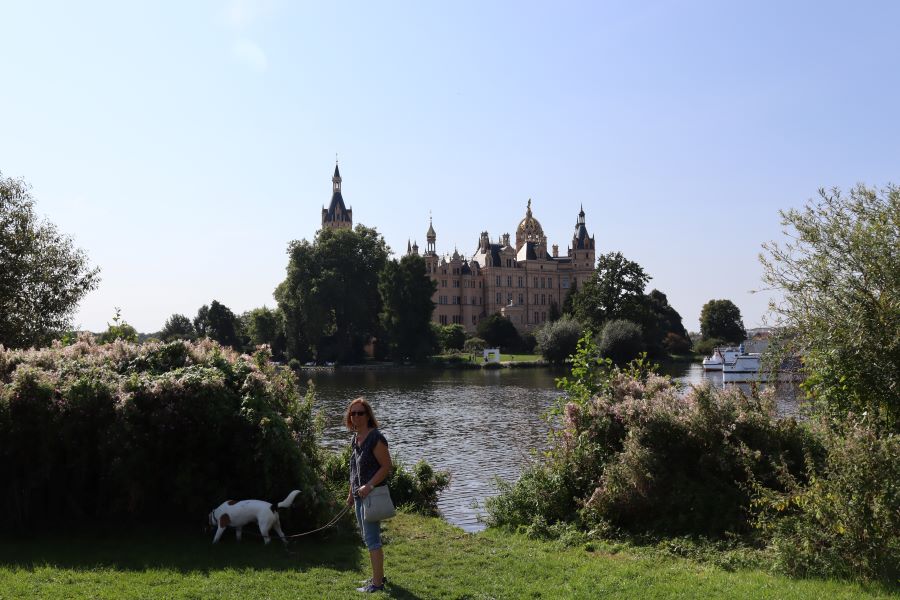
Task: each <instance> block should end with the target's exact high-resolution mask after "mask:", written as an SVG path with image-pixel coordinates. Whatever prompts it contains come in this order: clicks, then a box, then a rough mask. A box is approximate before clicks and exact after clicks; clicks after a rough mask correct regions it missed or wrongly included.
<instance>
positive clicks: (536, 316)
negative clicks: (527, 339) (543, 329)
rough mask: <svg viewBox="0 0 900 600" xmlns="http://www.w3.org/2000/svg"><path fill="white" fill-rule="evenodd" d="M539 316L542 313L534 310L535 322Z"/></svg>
mask: <svg viewBox="0 0 900 600" xmlns="http://www.w3.org/2000/svg"><path fill="white" fill-rule="evenodd" d="M538 317H540V313H538V311H534V322H535V323H537V322H538ZM441 318H442V319H445V320H446V319H447V317H441Z"/></svg>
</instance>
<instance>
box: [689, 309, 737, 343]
mask: <svg viewBox="0 0 900 600" xmlns="http://www.w3.org/2000/svg"><path fill="white" fill-rule="evenodd" d="M700 334H701V335H702V336H703V339H705V340H708V339H710V338H719V339H721V340H725V341H726V342H728V343H730V344H737V343H740V342H742V341H744V338H745V337H747V332H746V331H745V330H744V321H743V320H741V309H739V308H738V307H737V306H736V305H735V303H734V302H732V301H731V300H710V301H709V302H707V303H706V304H704V305H703V308H702V309H701V310H700Z"/></svg>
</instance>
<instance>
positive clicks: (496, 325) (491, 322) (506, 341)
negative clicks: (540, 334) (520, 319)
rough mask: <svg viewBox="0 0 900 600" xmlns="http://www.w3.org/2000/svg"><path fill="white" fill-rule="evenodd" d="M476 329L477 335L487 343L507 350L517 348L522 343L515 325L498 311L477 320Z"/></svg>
mask: <svg viewBox="0 0 900 600" xmlns="http://www.w3.org/2000/svg"><path fill="white" fill-rule="evenodd" d="M477 331H478V337H480V338H482V339H483V340H484V341H485V342H487V343H488V345H490V346H495V347H498V348H502V349H503V350H505V351H507V352H510V351H512V350H518V349H519V346H521V344H522V338H521V337H519V332H518V331H517V330H516V326H515V325H513V323H512V321H510V320H509V318H508V317H504V316H503V315H501V314H500V313H494V314H492V315H489V316H488V317H487V318H485V319H482V320H481V321H479V322H478V327H477Z"/></svg>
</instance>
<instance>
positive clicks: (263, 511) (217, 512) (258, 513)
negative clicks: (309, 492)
mask: <svg viewBox="0 0 900 600" xmlns="http://www.w3.org/2000/svg"><path fill="white" fill-rule="evenodd" d="M299 493H300V490H294V491H293V492H291V493H290V494H288V497H287V498H285V499H284V500H282V501H281V502H279V503H278V504H274V503H272V502H266V501H264V500H241V501H238V500H227V501H225V502H223V503H222V504H220V505H219V507H218V508H216V509H214V510H213V511H212V512H210V513H209V524H210V525H211V526H212V527H218V529H216V535H215V537H214V538H213V544H215V543H216V542H218V541H219V538H220V537H222V534H223V533H225V529H226V528H228V527H234V529H235V535H236V537H237V540H238V541H241V530H242V528H243V527H244V525H247V524H248V523H253V522H254V521H255V522H256V523H257V524H259V532H260V533H261V534H262V536H263V539H264V540H265V541H266V543H267V544H268V543H269V541H270V538H269V531H271V530H272V529H274V530H275V533H277V534H278V537H280V538H281V541H282V542H284V543H285V544H287V538H285V537H284V532H283V531H281V519H279V517H278V509H279V508H289V507H290V506H291V505H292V504H293V503H294V498H296V497H297V494H299Z"/></svg>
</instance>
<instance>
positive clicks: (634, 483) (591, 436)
mask: <svg viewBox="0 0 900 600" xmlns="http://www.w3.org/2000/svg"><path fill="white" fill-rule="evenodd" d="M558 384H559V385H560V387H562V388H564V389H565V390H566V391H567V392H568V395H569V399H568V402H567V403H566V404H565V405H564V406H563V407H560V408H559V409H557V410H556V411H555V412H554V413H552V414H551V417H552V418H561V419H562V423H561V425H560V427H559V428H558V429H557V430H556V431H555V434H554V435H553V437H552V445H551V448H550V449H549V450H548V451H547V452H546V453H544V454H542V455H541V458H540V459H539V460H538V461H536V462H535V464H534V465H532V466H531V467H529V468H528V469H526V470H525V472H524V473H523V475H522V476H521V478H520V479H519V480H518V481H517V482H516V483H515V484H509V485H501V486H500V492H501V493H500V495H499V496H497V497H496V498H493V499H490V500H488V501H486V508H487V510H488V523H489V524H491V525H496V526H507V527H519V526H523V527H536V526H537V525H541V524H546V525H547V526H548V527H551V529H552V526H554V525H555V524H557V523H569V524H572V525H575V526H577V527H580V528H581V529H583V530H585V531H599V532H607V533H608V532H615V531H618V530H623V531H630V532H634V533H664V534H692V535H697V534H702V535H713V536H716V535H722V534H724V533H727V532H748V531H750V522H749V518H748V515H749V509H750V503H751V486H750V482H751V481H753V482H757V483H758V484H759V485H763V486H768V487H772V488H773V489H778V488H779V485H780V479H779V473H780V472H781V471H786V472H788V473H790V474H792V476H794V477H795V478H797V479H798V481H799V480H802V479H803V478H804V476H805V475H804V473H805V471H804V464H805V462H804V461H805V460H806V458H807V457H810V456H817V455H819V454H821V452H820V451H818V450H817V445H816V443H815V439H814V438H813V437H812V436H810V434H809V433H808V431H807V430H806V429H805V428H803V427H801V426H799V425H798V424H797V423H796V422H795V421H794V420H793V419H784V420H779V419H778V418H776V417H775V415H774V403H773V402H772V399H771V397H770V396H759V395H758V394H754V395H752V396H751V397H749V398H748V397H745V396H744V395H743V393H741V391H740V390H738V389H736V388H730V389H727V390H718V389H715V388H712V387H710V386H704V387H699V388H692V389H691V390H690V391H689V392H688V393H687V394H686V395H684V396H683V395H682V394H681V393H680V391H679V390H678V389H677V388H676V386H675V385H674V384H673V383H672V381H671V380H669V379H668V378H664V377H660V376H658V375H654V374H652V372H650V370H649V369H648V368H647V367H646V366H645V365H644V364H643V363H642V362H641V361H635V362H633V363H631V364H630V365H628V366H627V367H625V368H620V367H616V366H614V365H613V364H612V362H611V361H610V360H609V359H602V358H598V357H597V352H596V348H595V347H594V344H593V342H592V341H591V340H590V337H589V336H585V338H582V340H581V341H580V342H579V348H578V352H577V353H576V355H575V356H574V357H573V363H572V376H571V377H570V378H563V379H561V380H560V381H559V382H558ZM541 527H543V525H541Z"/></svg>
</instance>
